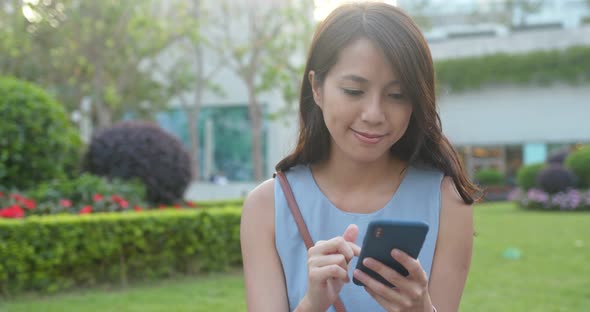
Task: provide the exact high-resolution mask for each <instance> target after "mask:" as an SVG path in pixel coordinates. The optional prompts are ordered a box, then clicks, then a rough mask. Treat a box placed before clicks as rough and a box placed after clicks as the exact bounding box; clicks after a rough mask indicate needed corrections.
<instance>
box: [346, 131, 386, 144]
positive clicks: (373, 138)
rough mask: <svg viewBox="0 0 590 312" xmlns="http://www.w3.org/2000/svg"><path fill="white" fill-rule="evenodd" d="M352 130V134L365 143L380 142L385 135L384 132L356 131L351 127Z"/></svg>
mask: <svg viewBox="0 0 590 312" xmlns="http://www.w3.org/2000/svg"><path fill="white" fill-rule="evenodd" d="M352 132H353V133H354V136H355V137H356V138H357V139H359V140H360V141H361V142H363V143H366V144H377V143H379V142H381V140H382V139H383V137H385V135H384V134H376V133H365V132H360V131H356V130H354V129H352Z"/></svg>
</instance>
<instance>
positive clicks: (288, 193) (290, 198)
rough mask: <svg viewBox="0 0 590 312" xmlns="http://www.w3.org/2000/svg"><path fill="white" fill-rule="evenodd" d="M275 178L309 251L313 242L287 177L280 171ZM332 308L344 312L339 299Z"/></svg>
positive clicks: (337, 311)
mask: <svg viewBox="0 0 590 312" xmlns="http://www.w3.org/2000/svg"><path fill="white" fill-rule="evenodd" d="M276 176H277V177H278V178H279V183H280V184H281V188H282V189H283V194H285V198H286V199H287V205H288V206H289V210H291V214H292V215H293V218H294V219H295V223H296V224H297V229H298V230H299V234H300V235H301V238H303V242H304V243H305V247H307V249H308V250H309V248H311V247H313V245H314V244H313V240H312V239H311V235H309V230H308V229H307V225H305V221H304V220H303V216H301V211H300V210H299V205H297V201H296V200H295V196H294V195H293V191H292V190H291V186H290V185H289V181H288V180H287V177H286V176H285V174H284V173H283V172H282V171H279V172H277V173H276ZM334 308H335V309H336V312H346V309H345V308H344V304H343V303H342V300H340V297H338V298H336V301H335V302H334Z"/></svg>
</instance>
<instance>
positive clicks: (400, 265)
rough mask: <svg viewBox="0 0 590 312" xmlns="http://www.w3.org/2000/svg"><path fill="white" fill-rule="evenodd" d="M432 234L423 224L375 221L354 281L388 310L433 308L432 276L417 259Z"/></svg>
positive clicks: (370, 229)
mask: <svg viewBox="0 0 590 312" xmlns="http://www.w3.org/2000/svg"><path fill="white" fill-rule="evenodd" d="M427 232H428V224H426V223H424V222H419V221H417V222H416V221H391V220H379V221H373V222H371V224H369V227H368V228H367V233H366V235H365V239H364V241H363V248H362V250H361V254H360V258H359V262H358V263H357V267H356V270H355V271H354V273H353V277H354V282H355V284H357V285H359V286H364V287H365V290H366V291H367V292H368V293H369V294H370V295H371V296H372V297H373V298H374V299H375V300H376V301H377V302H378V303H379V304H380V305H381V306H383V307H384V308H385V309H386V310H387V311H423V308H426V309H427V307H429V305H430V296H429V295H428V277H427V275H426V272H424V269H423V268H422V266H421V265H420V262H419V261H418V260H417V258H418V255H419V253H420V250H421V249H422V245H423V243H424V240H425V238H426V234H427Z"/></svg>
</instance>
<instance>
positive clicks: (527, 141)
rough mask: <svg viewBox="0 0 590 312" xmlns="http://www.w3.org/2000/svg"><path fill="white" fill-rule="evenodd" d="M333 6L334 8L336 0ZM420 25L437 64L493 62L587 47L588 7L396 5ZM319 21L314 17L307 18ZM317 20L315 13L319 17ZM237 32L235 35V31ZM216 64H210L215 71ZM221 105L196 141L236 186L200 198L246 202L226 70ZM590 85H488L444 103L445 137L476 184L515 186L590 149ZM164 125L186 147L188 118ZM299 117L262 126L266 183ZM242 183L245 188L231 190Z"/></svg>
mask: <svg viewBox="0 0 590 312" xmlns="http://www.w3.org/2000/svg"><path fill="white" fill-rule="evenodd" d="M328 2H334V1H333V0H330V1H328ZM397 3H398V5H399V6H400V7H401V8H403V9H404V10H406V11H408V12H409V13H410V14H411V15H412V16H414V18H415V19H416V20H418V22H419V23H420V24H421V25H422V28H423V31H424V34H425V36H426V38H427V40H428V41H429V44H430V47H431V50H432V54H433V58H434V60H435V62H438V61H443V60H448V59H460V58H465V57H473V56H484V55H491V54H496V53H500V52H503V53H509V54H523V53H530V52H533V51H540V50H555V49H566V48H569V47H572V46H577V45H586V46H590V6H589V5H588V3H587V2H586V1H585V0H562V1H557V0H553V1H551V0H521V1H504V0H487V1H486V0H455V1H442V0H430V1H428V0H421V1H414V0H398V1H397ZM313 13H314V12H311V11H310V18H312V16H313ZM315 13H316V14H317V12H315ZM237 29H238V30H239V27H238V28H237ZM215 62H216V55H214V54H213V55H212V54H209V55H207V56H206V63H207V64H211V66H214V64H215ZM212 81H214V82H216V83H218V84H220V85H221V86H222V87H223V88H224V90H225V91H226V92H225V93H226V94H225V96H219V95H218V94H214V93H211V92H206V93H205V96H204V99H203V111H202V112H203V114H202V117H201V120H200V124H201V126H200V131H201V135H202V138H203V140H202V141H201V144H202V149H201V150H202V151H201V156H200V159H201V162H202V163H203V166H205V167H202V172H204V173H205V176H204V178H206V177H207V176H206V175H207V174H214V173H215V172H216V171H217V170H222V171H224V172H225V174H226V175H227V177H228V178H229V180H230V184H229V185H225V186H223V188H224V190H223V192H221V191H218V189H217V188H210V187H209V186H206V187H204V186H202V185H201V186H200V191H199V195H198V197H199V198H204V197H210V198H219V197H235V196H241V195H244V193H245V192H247V191H248V190H250V189H251V188H252V187H253V186H254V184H255V183H253V182H251V180H252V179H251V177H252V175H251V173H250V171H251V167H250V166H251V164H250V163H249V162H251V158H250V152H249V148H251V145H249V143H248V142H249V138H248V136H249V129H248V113H247V105H248V95H247V90H246V87H245V85H244V83H243V82H241V81H240V80H239V79H238V77H236V75H235V74H234V73H233V72H231V71H230V70H228V69H226V68H222V69H221V70H219V72H218V73H217V74H216V75H215V76H214V77H213V78H212ZM588 99H590V85H589V84H581V85H570V84H567V83H554V84H549V85H537V84H530V85H524V86H523V85H510V84H503V85H487V86H486V85H484V86H483V87H481V88H478V89H471V90H465V91H462V92H447V91H445V90H442V92H440V93H439V97H438V100H439V102H438V103H439V110H440V115H441V118H442V123H443V131H444V133H445V134H446V135H447V136H448V137H449V138H450V140H451V142H452V143H453V144H454V145H455V146H456V147H457V149H458V150H459V151H460V153H461V154H462V156H463V158H464V161H465V163H466V165H467V167H468V170H469V172H470V174H473V173H474V172H475V171H476V170H478V169H480V168H488V167H495V168H498V169H500V170H502V171H504V172H505V173H506V174H507V175H508V177H509V178H513V177H514V174H515V172H516V169H517V168H518V167H519V166H521V165H522V164H527V163H533V162H539V161H544V160H545V158H546V156H547V155H548V154H549V153H551V152H552V151H553V150H557V149H561V148H564V147H565V148H570V147H572V148H573V147H575V146H576V145H577V144H581V143H590V123H588V122H587V121H588V116H590V105H589V103H588V102H589V100H588ZM259 100H260V102H261V103H262V106H263V107H264V111H265V112H275V111H278V110H280V109H281V108H282V107H284V104H285V103H284V102H283V100H282V97H281V95H280V93H279V92H278V90H276V91H271V92H266V93H263V94H261V95H260V99H259ZM177 106H178V105H177V103H176V104H175V103H172V106H171V109H170V111H168V112H164V113H163V114H162V115H161V116H160V117H159V120H160V121H161V124H162V125H163V126H164V127H165V128H168V129H169V130H171V131H173V132H176V133H177V134H178V135H179V136H180V137H181V138H182V139H183V141H185V142H188V135H187V133H186V129H187V126H186V123H187V121H186V116H183V113H182V111H181V110H179V109H177V108H175V107H177ZM296 131H297V116H296V114H290V115H283V116H282V117H281V118H278V119H266V120H265V122H264V133H263V135H264V142H265V143H266V144H265V145H264V155H265V157H264V158H265V160H264V161H265V171H266V172H265V175H266V176H267V177H270V176H271V174H272V172H273V171H274V165H275V164H276V163H277V162H278V161H279V160H280V159H282V157H284V156H285V155H286V154H287V153H288V152H290V151H291V150H292V148H293V147H294V144H295V138H296ZM236 181H241V182H240V183H235V182H236Z"/></svg>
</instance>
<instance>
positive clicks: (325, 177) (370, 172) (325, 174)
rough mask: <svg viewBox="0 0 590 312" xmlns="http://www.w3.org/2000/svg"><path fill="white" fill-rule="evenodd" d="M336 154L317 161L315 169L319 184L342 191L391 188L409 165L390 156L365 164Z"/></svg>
mask: <svg viewBox="0 0 590 312" xmlns="http://www.w3.org/2000/svg"><path fill="white" fill-rule="evenodd" d="M334 154H335V153H334ZM334 154H332V155H331V156H330V157H329V158H328V159H327V160H325V161H323V162H320V163H318V164H314V165H313V166H312V171H313V175H314V178H315V179H316V180H319V181H318V182H320V184H323V185H329V186H330V188H334V189H337V190H338V191H339V192H356V191H363V190H375V189H376V188H377V189H381V188H382V187H383V188H384V189H386V190H390V189H391V188H390V187H391V185H397V184H399V182H400V181H401V179H402V177H403V173H404V170H405V168H406V167H407V162H405V161H402V160H400V159H397V158H395V157H391V156H389V155H387V156H385V157H383V159H381V160H378V161H375V162H372V163H363V162H358V161H354V160H352V159H350V158H345V157H339V156H340V155H334Z"/></svg>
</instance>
